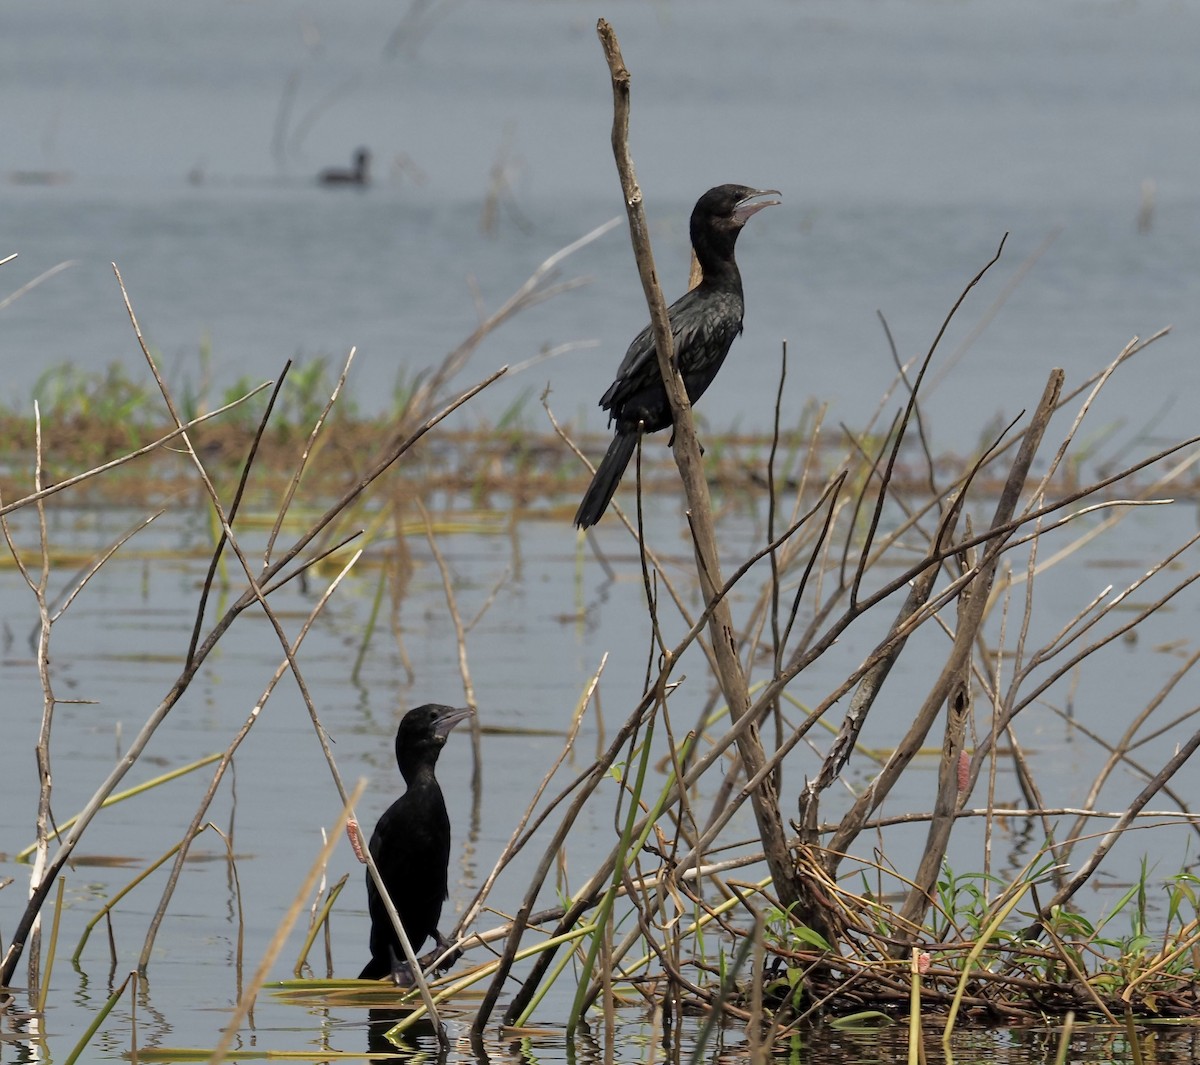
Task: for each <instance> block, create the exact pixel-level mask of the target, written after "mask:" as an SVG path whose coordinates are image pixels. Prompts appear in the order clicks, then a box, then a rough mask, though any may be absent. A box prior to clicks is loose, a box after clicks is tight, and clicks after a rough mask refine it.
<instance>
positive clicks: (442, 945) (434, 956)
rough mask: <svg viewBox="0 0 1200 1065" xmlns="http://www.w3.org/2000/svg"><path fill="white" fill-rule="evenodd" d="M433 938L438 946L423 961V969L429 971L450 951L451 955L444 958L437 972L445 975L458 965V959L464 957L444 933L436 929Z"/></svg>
mask: <svg viewBox="0 0 1200 1065" xmlns="http://www.w3.org/2000/svg"><path fill="white" fill-rule="evenodd" d="M433 938H434V942H436V943H437V946H436V947H434V949H433V950H431V951H430V952H429V953H428V954H426V955H425V957H423V958H422V959H421V968H422V969H425V970H428V969H429V968H430V967H431V966H432V965H433V963H434V962H435V961H437V960H438V958H441V957H442V955H443V954H446V951H450V953H449V954H446V956H445V957H444V958H442V960H441V961H440V962H438V966H437V969H436V970H435V971H436V972H439V973H444V972H446V971H447V970H448V969H451V968H453V967H454V965H456V964H457V963H458V959H459V958H461V957H462V951H461V950H459V949H458V948H457V947H456V946H455V945H454V944H453V943H451V942H450V940H448V939H447V938H446V937H445V936H444V935H442V933H441V932H439V931H438V930H437V929H436V928H435V929H434V931H433Z"/></svg>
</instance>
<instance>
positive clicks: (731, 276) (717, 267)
mask: <svg viewBox="0 0 1200 1065" xmlns="http://www.w3.org/2000/svg"><path fill="white" fill-rule="evenodd" d="M691 231H692V248H693V249H694V250H695V252H696V261H697V262H698V263H699V264H700V284H701V285H703V286H704V287H705V288H721V289H725V290H726V291H734V292H738V293H741V291H742V275H741V272H740V271H739V270H738V265H737V260H736V259H735V258H734V257H733V248H734V245H735V244H736V243H737V238H738V234H739V233H740V232H741V231H742V227H741V226H731V225H728V224H725V225H722V224H720V223H717V224H714V222H713V220H711V219H707V218H705V219H693V220H692V226H691Z"/></svg>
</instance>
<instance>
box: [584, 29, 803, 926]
mask: <svg viewBox="0 0 1200 1065" xmlns="http://www.w3.org/2000/svg"><path fill="white" fill-rule="evenodd" d="M596 30H597V33H598V35H599V37H600V41H601V45H602V46H603V48H604V53H605V58H606V60H607V62H608V68H609V72H610V75H611V80H612V88H613V127H612V148H613V156H614V158H615V160H616V165H617V173H618V176H619V177H620V179H621V188H622V191H623V193H624V196H625V207H626V211H627V213H628V215H629V229H630V237H631V239H632V242H633V249H634V257H635V258H636V260H637V264H638V273H639V275H640V276H641V280H642V288H643V291H644V293H645V296H646V302H647V304H648V306H649V310H650V321H651V325H652V328H653V332H654V346H655V350H656V353H657V356H658V367H659V371H660V373H661V374H662V378H663V386H664V388H665V389H666V393H667V398H668V400H669V402H670V406H671V415H672V424H673V433H674V446H673V450H674V455H675V462H676V464H677V465H678V467H679V473H680V477H681V479H682V481H683V486H684V492H685V493H686V495H687V501H688V524H689V526H690V528H691V531H692V538H693V546H694V548H695V551H696V569H697V573H698V575H699V579H700V588H701V595H702V597H703V600H704V602H705V603H706V604H708V605H709V607H710V609H711V618H710V621H709V634H710V638H711V640H712V648H713V654H714V656H715V658H716V664H717V678H718V680H719V682H720V685H721V689H722V690H723V691H724V693H725V701H726V703H727V704H728V706H729V713H730V716H731V717H732V718H733V719H734V720H735V721H738V720H740V719H742V718H743V717H745V718H747V719H749V725H748V727H747V728H746V730H745V731H744V732H742V733H741V734H739V737H738V751H739V754H740V755H741V758H742V761H743V762H744V763H745V765H746V769H747V772H749V773H751V774H756V773H757V770H758V769H759V767H760V766H761V765H762V763H763V757H764V755H763V748H762V743H761V741H760V739H759V736H758V730H757V726H756V724H755V722H754V719H753V718H752V717H751V716H750V714H749V710H750V695H749V690H748V687H747V683H746V676H745V673H744V672H743V670H742V664H741V661H740V659H739V657H738V653H737V648H736V644H735V641H734V638H733V634H734V631H735V630H734V625H733V618H732V615H731V612H730V609H729V603H728V601H727V600H726V599H725V598H724V597H720V598H717V595H718V589H720V588H721V587H722V585H723V584H724V581H723V580H722V578H721V569H720V561H719V558H720V556H719V552H718V550H717V543H716V535H715V532H714V528H713V518H712V501H711V499H710V498H709V492H708V482H707V480H706V479H705V477H704V468H703V463H702V459H701V455H700V444H699V442H698V440H697V439H696V427H695V422H694V420H693V418H692V413H691V404H690V402H689V401H688V396H687V389H686V388H685V387H684V384H683V378H682V377H681V376H680V372H679V367H678V366H677V365H676V363H675V358H674V344H673V339H672V336H671V323H670V319H669V318H668V316H667V307H666V302H665V300H664V299H663V294H662V290H661V288H660V287H659V284H658V278H657V276H656V273H655V269H654V257H653V253H652V251H651V248H650V236H649V233H648V231H647V228H646V220H645V214H644V211H643V208H642V194H641V189H640V188H639V187H638V183H637V178H636V176H635V174H634V167H633V159H632V156H631V155H630V152H629V82H630V76H629V71H628V69H627V68H626V66H625V61H624V59H623V58H622V56H621V49H620V45H619V43H618V42H617V37H616V34H615V33H614V32H613V29H612V27H611V26H610V25H609V24H608V23H607V22H606V21H605V20H604V19H600V20H599V22H598V23H597V26H596ZM751 803H752V806H753V808H754V816H755V820H756V822H757V824H758V831H759V835H760V836H761V837H762V840H763V849H764V850H765V851H766V856H767V865H768V867H769V868H770V870H771V875H772V878H773V879H774V881H775V888H776V891H778V893H779V894H780V896H781V898H782V899H783V900H784V902H785V904H786V905H788V906H792V905H795V904H799V903H801V902H802V896H801V894H800V885H799V884H798V883H797V882H796V881H795V879H794V877H793V876H792V870H791V860H790V856H789V853H788V844H787V839H786V836H785V833H784V828H783V819H782V818H781V816H780V813H779V802H778V796H777V795H776V793H775V789H774V786H773V783H772V781H771V780H770V779H766V778H764V779H762V780H761V781H760V782H759V784H758V786H757V787H756V788H755V790H754V792H753V794H752V796H751ZM805 908H806V909H808V910H812V908H811V907H807V906H806V907H805ZM808 915H809V916H812V917H813V918H814V920H815V919H817V918H816V911H815V910H812V912H811V913H809V914H808Z"/></svg>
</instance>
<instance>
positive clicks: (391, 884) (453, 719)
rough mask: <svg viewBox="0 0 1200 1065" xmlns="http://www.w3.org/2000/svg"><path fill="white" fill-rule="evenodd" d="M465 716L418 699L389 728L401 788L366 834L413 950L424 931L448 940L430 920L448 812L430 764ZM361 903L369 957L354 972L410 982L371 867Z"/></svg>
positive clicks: (440, 896) (446, 853)
mask: <svg viewBox="0 0 1200 1065" xmlns="http://www.w3.org/2000/svg"><path fill="white" fill-rule="evenodd" d="M470 716H471V711H470V709H469V708H463V709H455V708H454V707H451V706H437V705H435V704H426V705H425V706H418V707H417V708H416V709H415V710H410V711H409V712H408V713H407V714H405V715H404V718H403V720H401V722H400V727H399V729H397V730H396V764H397V765H399V766H400V773H401V775H402V776H403V777H404V783H405V785H406V786H407V790H406V791H405V792H404V794H403V795H401V796H400V798H398V799H397V800H396V801H395V802H394V803H392V805H391V806H389V807H388V809H387V811H386V812H385V813H384V815H383V816H382V817H381V818H380V819H379V823H378V824H377V825H376V826H375V831H374V833H372V835H371V857H372V858H374V859H375V864H376V866H378V868H379V875H380V876H381V877H382V878H383V883H384V885H385V886H386V887H387V891H388V895H389V896H391V899H392V903H393V904H394V905H395V907H396V912H397V913H398V914H399V915H400V923H401V924H402V925H403V926H404V932H405V934H406V935H407V936H408V941H409V943H410V944H411V946H412V949H413V953H414V954H417V953H419V952H420V950H421V945H422V944H423V943H424V942H425V940H426V939H432V940H433V941H434V942H435V943H436V944H437V945H438V947H439V948H440V949H444V948H445V947H448V946H449V944H448V943H447V942H446V940H445V939H444V938H443V937H442V934H441V932H439V931H438V927H437V925H438V920H439V919H440V918H441V916H442V902H443V901H444V900H445V898H446V895H447V894H448V878H447V869H448V867H449V864H450V818H449V816H448V815H447V813H446V802H445V800H444V799H443V798H442V789H441V788H440V787H439V786H438V782H437V777H435V776H434V773H433V770H434V767H435V766H436V765H437V760H438V755H439V754H441V751H442V748H443V747H444V746H445V744H446V737H447V736H448V735H449V734H450V730H451V729H452V728H454V726H455V725H457V724H458V723H459V722H460V721H465V720H466V719H467V718H468V717H470ZM367 909H368V910H369V912H370V914H371V960H370V961H369V962H367V965H366V968H364V969H363V971H362V972H361V973H360V974H359V979H360V980H378V979H380V978H381V977H384V976H389V975H390V976H391V978H392V981H393V982H394V983H396V984H397V985H399V984H406V983H411V982H412V973H411V972H410V971H409V966H408V963H407V961H406V960H405V957H404V949H403V947H401V946H400V939H399V937H397V935H396V932H395V930H394V929H393V928H392V922H391V919H390V918H389V917H388V914H387V910H386V909H385V908H384V905H383V900H382V899H381V898H380V897H379V891H378V890H377V889H376V887H375V881H374V880H372V879H371V873H370V870H368V871H367Z"/></svg>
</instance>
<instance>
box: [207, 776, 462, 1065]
mask: <svg viewBox="0 0 1200 1065" xmlns="http://www.w3.org/2000/svg"><path fill="white" fill-rule="evenodd" d="M366 786H367V782H366V780H365V779H364V780H360V781H359V782H358V784H356V785H355V788H354V792H353V794H352V795H351V796H350V798H349V801H348V802H347V803H346V804H345V805H344V806H343V807H342V811H341V813H340V814H338V817H337V820H336V821H335V823H334V825H333V827H332V828H331V829H330V831H329V835H328V838H327V839H326V840H325V844H324V846H323V847H322V848H321V850H320V853H319V854H318V855H317V858H316V860H315V861H314V862H313V864H312V866H311V867H310V868H309V870H308V872H307V873H306V874H305V876H304V880H303V882H302V883H301V884H300V887H299V889H298V890H297V891H296V895H295V898H294V899H293V900H292V904H291V906H289V907H288V910H287V912H286V913H285V914H284V916H283V920H281V921H280V922H279V926H278V927H277V928H276V930H275V934H274V936H272V938H271V941H270V942H269V943H268V944H267V949H266V950H265V951H264V952H263V956H262V959H261V960H260V961H259V963H258V968H257V969H256V970H255V971H254V975H253V977H252V978H251V980H250V985H249V986H248V987H247V988H246V989H245V990H244V991H243V992H242V995H241V998H239V999H238V1003H237V1006H236V1007H235V1009H234V1011H233V1016H232V1017H230V1019H229V1021H228V1023H227V1024H226V1025H225V1028H224V1029H223V1030H222V1032H221V1039H220V1041H219V1042H218V1043H217V1046H216V1048H215V1049H214V1050H213V1053H212V1056H211V1057H210V1058H209V1059H208V1060H209V1062H210V1063H211V1065H220V1062H222V1061H224V1060H225V1058H226V1057H228V1055H229V1051H230V1050H231V1049H232V1047H233V1040H234V1037H235V1036H236V1035H237V1033H238V1031H239V1030H240V1029H241V1027H242V1023H243V1022H244V1021H245V1019H246V1016H247V1014H248V1013H249V1012H250V1010H251V1008H252V1007H253V1006H254V1000H255V998H257V997H258V992H259V991H260V990H261V989H262V985H263V984H264V983H266V979H267V974H268V973H269V972H270V971H271V966H272V965H274V964H275V959H276V958H278V957H279V953H280V951H282V950H283V945H284V943H285V942H286V941H287V937H288V935H289V934H290V933H291V930H292V925H294V924H295V923H296V918H297V917H299V916H300V911H301V910H302V909H303V908H304V903H305V900H306V899H307V898H308V896H309V895H311V894H312V890H313V887H314V886H315V885H316V883H317V880H318V879H319V878H320V876H321V873H322V871H323V870H324V869H325V866H326V865H327V864H328V862H329V856H330V855H331V854H332V853H333V848H334V847H335V846H337V842H338V840H339V839H340V838H341V835H342V832H343V831H344V829H345V827H346V822H347V820H349V818H350V816H351V814H352V812H353V809H354V804H355V803H357V802H358V800H359V799H361V798H362V793H363V791H364V790H365V789H366ZM438 1029H439V1031H440V1025H439V1026H438ZM440 1040H441V1042H442V1044H443V1045H444V1046H446V1045H448V1040H447V1039H446V1034H445V1032H442V1033H441V1036H440Z"/></svg>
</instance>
